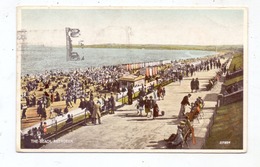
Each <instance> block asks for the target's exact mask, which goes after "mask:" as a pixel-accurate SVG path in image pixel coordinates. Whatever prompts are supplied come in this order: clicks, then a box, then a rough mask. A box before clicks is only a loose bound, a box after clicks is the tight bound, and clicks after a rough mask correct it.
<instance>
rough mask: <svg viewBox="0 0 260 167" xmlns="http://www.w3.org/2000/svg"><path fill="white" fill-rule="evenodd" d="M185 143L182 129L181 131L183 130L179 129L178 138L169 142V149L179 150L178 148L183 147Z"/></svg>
mask: <svg viewBox="0 0 260 167" xmlns="http://www.w3.org/2000/svg"><path fill="white" fill-rule="evenodd" d="M183 141H184V138H183V134H182V129H181V128H178V130H177V134H176V136H175V137H174V140H173V141H170V142H168V144H167V147H168V148H170V149H175V148H177V147H178V146H181V147H182V143H183Z"/></svg>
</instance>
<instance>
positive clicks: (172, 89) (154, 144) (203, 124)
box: [41, 69, 222, 151]
mask: <svg viewBox="0 0 260 167" xmlns="http://www.w3.org/2000/svg"><path fill="white" fill-rule="evenodd" d="M216 71H218V70H217V69H212V70H210V71H202V72H197V73H196V74H195V76H193V77H194V78H199V81H200V88H201V91H199V92H197V93H192V96H191V98H190V102H193V101H195V100H196V98H197V97H198V96H201V97H202V98H203V99H205V103H206V105H205V109H204V110H203V111H204V113H205V114H204V118H203V119H201V120H200V122H198V121H197V120H194V128H195V136H196V139H197V144H195V145H192V144H190V146H189V148H193V149H200V148H201V147H202V146H203V143H204V141H205V137H206V135H207V130H208V129H207V128H208V125H209V123H210V122H211V121H210V120H211V119H212V117H213V112H214V107H215V105H216V98H217V94H218V93H219V92H220V89H221V84H222V83H221V82H219V83H218V84H217V85H216V86H215V87H214V88H213V89H212V90H211V91H205V85H206V84H207V83H208V79H209V78H212V77H213V76H215V74H216ZM193 77H186V78H184V80H183V82H182V83H181V85H180V84H179V82H174V83H171V84H169V85H167V86H166V87H165V89H166V96H165V99H164V100H160V101H157V103H158V105H159V107H160V110H161V111H162V110H163V111H165V115H164V116H160V117H158V118H155V119H154V120H152V119H151V118H147V117H145V116H143V117H140V116H137V114H136V109H135V102H134V104H133V105H125V106H123V107H122V108H120V109H118V110H117V111H116V112H115V114H113V115H106V116H105V117H102V118H101V119H102V124H101V125H95V126H94V125H89V126H84V127H81V128H79V129H77V130H74V131H72V132H70V133H68V134H66V135H64V136H62V137H60V138H59V139H58V141H59V142H58V143H50V144H47V145H45V146H43V147H42V148H41V149H91V150H90V151H92V149H142V150H143V149H163V148H164V146H165V142H164V139H166V138H168V137H169V136H170V135H171V134H172V133H176V130H177V124H178V123H179V120H178V119H177V115H178V113H179V109H180V102H181V100H182V98H183V97H184V96H185V95H187V94H188V93H190V81H191V79H192V78H193ZM68 141H69V142H68ZM190 143H191V142H190ZM142 150H140V151H142ZM79 151H80V150H79ZM108 151H109V150H108ZM119 151H121V150H119ZM122 151H124V150H122ZM126 151H127V150H126ZM137 151H138V150H137Z"/></svg>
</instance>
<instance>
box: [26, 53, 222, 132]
mask: <svg viewBox="0 0 260 167" xmlns="http://www.w3.org/2000/svg"><path fill="white" fill-rule="evenodd" d="M220 67H221V63H220V60H219V59H218V58H210V59H208V60H204V61H200V62H199V63H197V64H194V63H189V64H186V65H185V66H181V67H179V68H178V70H177V71H176V70H175V69H176V68H175V66H174V65H172V66H168V68H167V69H166V70H165V71H164V72H162V73H160V77H158V76H154V78H153V79H154V80H155V81H156V86H155V84H154V82H153V83H152V84H150V85H149V86H147V87H146V86H144V85H142V86H141V88H140V89H139V96H138V98H137V99H138V100H137V104H136V108H137V114H138V115H140V116H142V114H143V111H144V112H145V114H146V115H145V116H146V117H148V118H152V119H154V118H156V117H158V116H160V115H164V111H160V108H159V106H158V103H157V101H158V100H164V97H165V96H166V90H165V88H164V87H163V86H162V85H161V84H160V83H161V82H159V81H158V78H160V79H162V80H163V79H166V80H169V79H173V80H174V81H175V80H179V82H180V83H181V81H182V80H183V77H189V76H191V77H193V76H195V73H196V72H199V71H203V70H210V69H213V68H220ZM129 73H131V71H128V70H126V69H123V68H120V66H109V67H96V68H95V67H92V68H87V69H86V70H80V69H79V70H74V71H70V72H62V71H55V72H54V71H49V72H48V71H46V72H45V73H44V74H39V75H34V76H29V75H25V76H23V77H22V78H21V80H22V83H24V84H23V87H22V89H23V90H24V92H23V94H22V98H24V99H25V101H26V105H22V107H21V109H22V110H23V114H22V119H24V118H26V114H25V113H26V110H27V108H28V107H35V106H36V108H37V109H36V112H37V116H39V117H40V120H41V121H42V120H46V119H47V111H46V110H47V108H49V107H51V109H50V114H49V117H50V118H52V114H54V113H55V114H56V115H58V116H59V115H63V114H67V113H68V112H69V108H72V107H74V106H75V105H76V104H77V100H80V103H79V106H78V107H79V108H81V109H82V110H87V111H88V112H89V115H90V116H91V122H92V124H94V125H96V124H97V123H99V124H101V115H102V112H104V111H109V113H110V114H114V113H115V110H116V99H115V96H114V95H115V93H122V92H127V93H126V96H127V97H128V98H127V101H128V104H129V105H132V104H133V100H134V99H133V94H134V93H135V91H134V89H133V86H129V87H127V88H126V87H120V86H119V82H118V79H119V78H120V77H122V76H123V75H125V74H129ZM149 81H151V77H150V78H149ZM190 87H191V93H193V92H194V91H195V92H197V91H198V90H199V89H200V87H199V79H198V78H196V79H194V78H193V79H192V81H191V83H190ZM36 91H37V92H38V93H37V94H36V93H35V92H36ZM102 91H103V92H111V93H110V97H108V96H107V93H103V94H102V93H100V92H102ZM39 92H40V93H39ZM149 93H151V95H150V96H149ZM190 96H191V94H188V95H187V96H185V97H184V99H183V101H182V102H181V111H180V115H182V116H183V115H184V113H185V107H186V106H187V105H191V104H190V103H189V100H188V99H189V97H190ZM60 101H64V102H65V104H64V106H65V107H64V109H60V108H55V107H54V108H53V103H55V102H60ZM194 104H195V105H194V106H196V105H198V103H197V102H195V103H194ZM194 106H193V105H192V108H194ZM196 107H198V106H196ZM196 107H195V108H196ZM62 111H63V112H62ZM194 111H195V110H194ZM194 113H196V112H194ZM194 115H195V114H194ZM68 117H70V115H69V114H68ZM68 120H70V121H68V122H71V120H73V119H72V118H71V117H70V118H68ZM72 122H73V121H72ZM32 134H33V133H32Z"/></svg>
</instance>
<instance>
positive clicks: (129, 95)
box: [127, 86, 133, 105]
mask: <svg viewBox="0 0 260 167" xmlns="http://www.w3.org/2000/svg"><path fill="white" fill-rule="evenodd" d="M127 96H128V104H129V105H132V104H133V89H132V86H129V88H128V91H127Z"/></svg>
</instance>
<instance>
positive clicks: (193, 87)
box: [190, 78, 195, 93]
mask: <svg viewBox="0 0 260 167" xmlns="http://www.w3.org/2000/svg"><path fill="white" fill-rule="evenodd" d="M190 89H191V93H193V90H194V89H195V80H194V78H192V80H191V82H190Z"/></svg>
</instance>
